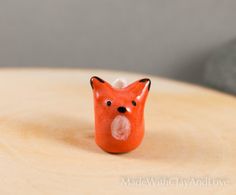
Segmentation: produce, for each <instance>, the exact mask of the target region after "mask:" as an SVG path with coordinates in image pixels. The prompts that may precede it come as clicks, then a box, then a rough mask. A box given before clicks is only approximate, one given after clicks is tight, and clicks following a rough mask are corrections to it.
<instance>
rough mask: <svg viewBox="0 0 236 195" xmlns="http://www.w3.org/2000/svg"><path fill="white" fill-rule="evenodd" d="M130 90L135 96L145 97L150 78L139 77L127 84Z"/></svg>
mask: <svg viewBox="0 0 236 195" xmlns="http://www.w3.org/2000/svg"><path fill="white" fill-rule="evenodd" d="M128 88H129V89H130V91H132V92H133V93H134V94H135V95H136V96H140V97H146V96H147V94H148V92H149V90H150V88H151V80H150V79H148V78H143V79H140V80H138V81H136V82H134V83H132V84H130V85H129V86H128Z"/></svg>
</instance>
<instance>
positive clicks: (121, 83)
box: [112, 78, 127, 89]
mask: <svg viewBox="0 0 236 195" xmlns="http://www.w3.org/2000/svg"><path fill="white" fill-rule="evenodd" d="M112 86H113V87H115V88H118V89H121V88H124V87H126V86H127V80H126V79H124V78H118V79H116V80H115V81H114V82H113V83H112Z"/></svg>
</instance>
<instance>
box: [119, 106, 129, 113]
mask: <svg viewBox="0 0 236 195" xmlns="http://www.w3.org/2000/svg"><path fill="white" fill-rule="evenodd" d="M117 110H118V112H120V113H125V112H126V111H127V110H126V108H125V107H124V106H120V107H119V108H117Z"/></svg>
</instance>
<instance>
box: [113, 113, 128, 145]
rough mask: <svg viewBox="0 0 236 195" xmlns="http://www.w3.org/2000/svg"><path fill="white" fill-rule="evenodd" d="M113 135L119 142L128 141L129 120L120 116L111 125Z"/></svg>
mask: <svg viewBox="0 0 236 195" xmlns="http://www.w3.org/2000/svg"><path fill="white" fill-rule="evenodd" d="M111 135H112V137H114V138H115V139H117V140H123V141H124V140H127V139H128V137H129V135H130V122H129V119H128V118H127V117H125V116H123V115H118V116H116V117H115V118H114V120H113V121H112V123H111Z"/></svg>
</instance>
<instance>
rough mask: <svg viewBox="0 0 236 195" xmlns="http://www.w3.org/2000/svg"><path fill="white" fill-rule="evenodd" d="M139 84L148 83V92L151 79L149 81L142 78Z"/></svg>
mask: <svg viewBox="0 0 236 195" xmlns="http://www.w3.org/2000/svg"><path fill="white" fill-rule="evenodd" d="M139 82H141V83H146V82H148V91H149V90H150V88H151V84H152V82H151V79H149V78H144V79H140V80H139Z"/></svg>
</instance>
